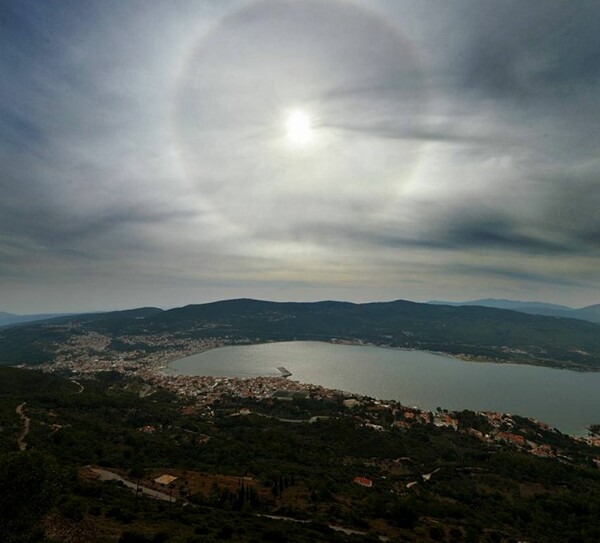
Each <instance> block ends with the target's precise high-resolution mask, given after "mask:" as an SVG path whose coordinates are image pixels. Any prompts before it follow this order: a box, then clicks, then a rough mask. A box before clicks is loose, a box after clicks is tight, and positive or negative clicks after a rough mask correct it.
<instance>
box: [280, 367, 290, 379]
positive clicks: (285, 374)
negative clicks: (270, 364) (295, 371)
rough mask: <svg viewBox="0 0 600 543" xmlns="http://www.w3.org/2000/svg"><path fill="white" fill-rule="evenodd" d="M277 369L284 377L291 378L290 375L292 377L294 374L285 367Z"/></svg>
mask: <svg viewBox="0 0 600 543" xmlns="http://www.w3.org/2000/svg"><path fill="white" fill-rule="evenodd" d="M277 369H278V370H279V371H280V373H281V376H282V377H289V376H290V375H292V372H291V371H288V370H287V369H285V368H284V367H283V366H279V367H278V368H277Z"/></svg>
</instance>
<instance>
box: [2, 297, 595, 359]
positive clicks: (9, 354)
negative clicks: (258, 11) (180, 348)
mask: <svg viewBox="0 0 600 543" xmlns="http://www.w3.org/2000/svg"><path fill="white" fill-rule="evenodd" d="M599 331H600V325H598V324H595V323H589V322H585V321H581V320H575V319H565V318H556V317H545V316H539V315H529V314H525V313H520V312H516V311H509V310H502V309H494V308H485V307H479V306H458V307H453V306H444V305H431V304H419V303H414V302H408V301H403V300H398V301H394V302H382V303H367V304H353V303H348V302H335V301H324V302H316V303H291V302H290V303H277V302H268V301H259V300H248V299H240V300H227V301H222V302H215V303H209V304H202V305H188V306H185V307H181V308H176V309H171V310H168V311H162V310H160V309H158V308H140V309H135V310H129V311H117V312H112V313H103V314H93V315H79V316H75V317H64V318H61V319H56V320H54V321H51V322H46V323H40V324H31V325H27V326H19V327H17V328H14V329H7V330H1V331H0V363H2V364H21V363H26V364H42V363H51V362H52V361H53V360H54V359H55V357H56V353H57V352H58V351H61V350H62V351H63V352H66V351H68V350H69V348H70V346H72V345H74V344H77V342H78V338H82V337H84V336H86V335H88V336H89V334H98V335H99V337H101V338H102V340H101V341H100V340H99V341H100V343H102V345H103V346H102V348H101V349H100V351H99V352H101V353H103V354H102V356H104V357H105V358H107V359H108V358H109V357H110V356H111V355H114V356H116V355H117V354H118V353H121V352H127V351H133V350H135V351H136V352H137V353H138V355H139V356H142V355H143V353H144V352H150V351H157V350H158V351H160V350H161V349H163V350H164V349H165V348H166V347H165V346H164V345H165V341H167V340H177V341H180V342H181V341H184V340H199V339H203V338H213V339H214V338H217V339H219V340H221V341H222V342H225V343H227V342H233V341H245V342H261V341H284V340H321V341H330V340H344V341H361V342H370V343H373V344H376V345H384V346H389V347H397V348H410V349H422V350H431V351H439V352H446V353H449V354H453V355H458V356H462V357H465V358H469V359H474V360H481V361H511V362H517V363H525V364H536V365H545V366H553V367H564V368H571V369H580V370H599V369H600V334H599V333H598V332H599ZM86 337H87V336H86ZM96 343H98V342H96ZM96 343H94V345H95V344H96ZM93 349H96V347H93V348H92V350H93ZM88 351H89V349H88ZM80 354H81V353H80Z"/></svg>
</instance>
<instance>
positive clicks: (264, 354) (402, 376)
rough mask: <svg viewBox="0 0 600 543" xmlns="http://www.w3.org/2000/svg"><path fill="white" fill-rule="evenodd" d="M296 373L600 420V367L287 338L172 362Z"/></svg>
mask: <svg viewBox="0 0 600 543" xmlns="http://www.w3.org/2000/svg"><path fill="white" fill-rule="evenodd" d="M278 366H284V367H286V368H287V369H288V370H289V371H290V372H291V373H292V377H291V379H294V380H297V381H300V382H303V383H313V384H318V385H322V386H324V387H327V388H334V389H340V390H346V391H349V392H355V393H358V394H362V395H367V396H372V397H374V398H380V399H387V400H392V399H393V400H398V401H400V402H402V403H403V404H405V405H415V406H417V407H419V408H421V409H425V410H433V409H435V408H436V407H438V406H439V407H443V408H446V409H451V410H461V409H470V410H477V411H500V412H504V413H512V414H515V415H521V416H524V417H533V418H536V419H538V420H540V421H543V422H546V423H548V424H550V425H551V426H555V427H556V428H558V429H560V430H561V431H563V432H567V433H571V434H577V435H584V434H585V433H586V426H588V425H589V424H593V423H600V394H598V391H599V390H600V372H598V373H582V372H575V371H568V370H558V369H551V368H543V367H538V366H526V365H517V364H493V363H475V362H465V361H462V360H458V359H456V358H451V357H447V356H442V355H437V354H432V353H428V352H422V351H401V350H393V349H385V348H381V347H373V346H352V345H333V344H330V343H320V342H301V341H298V342H285V343H268V344H261V345H247V346H230V347H223V348H220V349H214V350H211V351H206V352H203V353H200V354H197V355H193V356H190V357H187V358H183V359H181V360H177V361H175V362H174V363H172V364H171V365H170V369H169V370H168V371H170V372H173V373H178V374H183V375H214V376H224V377H257V376H260V375H271V376H277V375H280V374H279V371H278V370H277V367H278Z"/></svg>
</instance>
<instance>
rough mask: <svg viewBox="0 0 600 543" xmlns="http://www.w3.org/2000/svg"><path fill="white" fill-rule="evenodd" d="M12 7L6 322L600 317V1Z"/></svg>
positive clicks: (0, 145)
mask: <svg viewBox="0 0 600 543" xmlns="http://www.w3.org/2000/svg"><path fill="white" fill-rule="evenodd" d="M2 11H3V16H2V17H1V18H0V35H2V47H0V69H1V70H2V73H3V74H4V75H3V78H2V81H1V82H0V159H1V164H2V176H0V189H1V191H2V198H1V199H0V309H3V310H11V311H15V312H19V311H22V312H34V311H51V310H52V311H54V310H56V311H59V310H60V311H63V310H85V309H94V308H109V307H127V306H134V305H142V304H144V305H146V304H156V305H162V306H170V305H178V304H183V303H192V302H198V301H207V300H213V299H218V298H224V297H234V296H255V297H263V298H273V299H304V300H306V299H323V298H338V299H339V298H344V299H351V300H369V299H392V298H408V299H418V300H419V299H420V300H426V299H432V298H438V299H439V298H443V299H473V298H477V297H490V296H498V297H505V298H517V297H518V298H521V299H524V298H527V299H535V300H545V301H556V302H562V303H567V304H572V305H586V304H591V303H597V302H598V301H600V300H598V299H597V292H598V291H599V290H598V287H600V272H599V271H598V270H600V211H599V210H600V176H599V174H600V159H599V158H598V156H597V155H598V153H597V150H598V149H599V148H600V130H599V126H600V103H598V102H600V92H599V90H600V88H599V87H600V34H599V33H598V32H597V29H598V28H599V27H600V6H598V4H597V3H596V2H594V1H589V2H587V1H584V0H581V1H580V2H578V3H577V8H576V9H575V8H574V7H573V6H571V5H567V4H565V3H564V2H559V1H552V0H549V1H547V2H544V3H543V5H540V3H539V2H537V1H523V0H519V1H507V2H502V3H493V4H490V3H481V2H477V1H474V0H473V1H471V0H461V1H459V2H452V3H447V2H443V1H440V0H429V1H427V2H412V1H409V0H405V1H391V0H389V1H388V0H379V2H377V3H376V4H375V5H374V4H373V3H371V2H369V3H367V2H364V3H363V2H359V1H356V2H347V1H343V0H330V1H327V2H323V1H317V0H307V1H305V2H295V1H271V0H259V1H255V2H218V3H216V2H215V3H197V2H187V1H182V2H176V3H172V4H170V5H168V4H165V5H152V6H151V7H148V5H147V4H146V3H143V2H128V3H122V2H117V1H114V2H110V1H107V2H102V3H81V2H63V3H61V5H60V6H59V7H56V6H53V7H50V6H48V5H45V4H44V3H40V2H34V1H31V2H27V1H23V2H18V3H17V2H13V3H8V4H6V5H5V6H3V7H2ZM294 108H296V109H298V108H300V109H301V110H303V111H305V112H307V114H308V115H310V118H311V120H312V123H313V132H312V139H311V142H310V145H307V146H304V147H303V146H297V145H294V144H293V143H292V142H290V140H289V138H288V137H287V136H286V133H285V119H286V115H287V114H289V112H290V111H291V110H293V109H294Z"/></svg>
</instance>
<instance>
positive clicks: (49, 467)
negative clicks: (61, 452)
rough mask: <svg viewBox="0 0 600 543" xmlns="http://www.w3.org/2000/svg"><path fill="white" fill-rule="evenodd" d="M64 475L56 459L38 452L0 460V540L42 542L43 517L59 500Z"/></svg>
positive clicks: (7, 541)
mask: <svg viewBox="0 0 600 543" xmlns="http://www.w3.org/2000/svg"><path fill="white" fill-rule="evenodd" d="M60 486H61V474H60V469H59V467H58V464H57V463H56V460H55V459H54V458H53V457H51V456H49V455H46V454H43V453H41V452H37V451H27V452H18V453H12V454H8V455H5V456H3V457H1V458H0V488H1V489H2V491H1V492H0V541H3V542H4V543H20V542H26V541H27V542H29V541H37V540H40V539H42V536H43V526H42V522H41V521H42V517H43V516H44V514H45V513H47V512H48V511H49V510H50V508H52V507H53V506H54V504H55V503H56V501H57V500H58V496H59V494H60Z"/></svg>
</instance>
